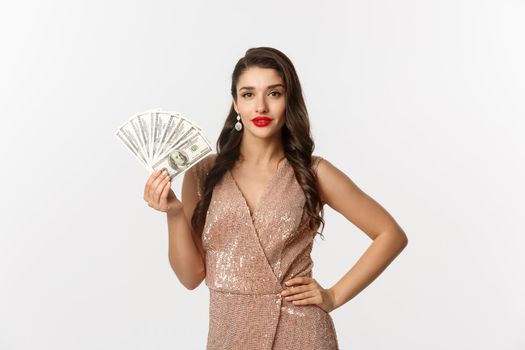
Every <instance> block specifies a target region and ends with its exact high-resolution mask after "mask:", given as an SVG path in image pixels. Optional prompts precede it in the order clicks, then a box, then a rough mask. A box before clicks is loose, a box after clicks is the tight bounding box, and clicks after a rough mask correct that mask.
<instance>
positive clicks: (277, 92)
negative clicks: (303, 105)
mask: <svg viewBox="0 0 525 350" xmlns="http://www.w3.org/2000/svg"><path fill="white" fill-rule="evenodd" d="M273 93H276V94H277V95H273V96H281V93H280V92H279V91H272V92H270V94H273Z"/></svg>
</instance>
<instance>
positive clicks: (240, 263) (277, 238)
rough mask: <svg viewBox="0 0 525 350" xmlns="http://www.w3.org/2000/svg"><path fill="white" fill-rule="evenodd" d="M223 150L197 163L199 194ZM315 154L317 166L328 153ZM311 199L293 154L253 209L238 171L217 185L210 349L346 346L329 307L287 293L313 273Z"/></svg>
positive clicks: (210, 241)
mask: <svg viewBox="0 0 525 350" xmlns="http://www.w3.org/2000/svg"><path fill="white" fill-rule="evenodd" d="M216 156H217V155H216V154H209V155H208V156H206V157H205V158H204V159H202V160H201V161H200V162H199V163H198V164H195V166H193V167H192V168H191V169H190V170H192V173H193V174H195V175H194V176H196V178H197V183H198V195H199V197H200V196H201V195H202V184H203V181H204V179H205V176H206V174H207V172H208V170H209V169H210V168H211V166H212V165H213V162H214V160H215V157H216ZM313 157H314V169H317V164H318V162H319V160H320V159H321V157H319V156H313ZM305 200H306V197H305V196H304V193H303V191H302V188H301V187H300V185H299V183H298V182H297V180H296V178H295V175H294V171H293V168H292V166H291V165H290V164H289V162H288V160H287V159H286V158H284V159H283V160H282V161H281V162H280V163H279V166H278V169H277V172H276V173H275V175H274V176H273V178H272V179H271V181H270V182H269V184H268V185H267V188H266V189H265V190H264V193H263V194H262V196H261V198H260V199H259V203H257V208H255V210H254V213H253V215H252V214H251V213H250V209H249V207H248V205H247V204H246V200H245V198H244V196H243V194H242V192H241V190H240V189H239V187H238V185H237V183H236V182H235V179H234V178H233V176H232V174H231V172H229V171H227V172H226V173H225V174H224V176H223V178H222V179H221V180H220V181H219V182H218V183H217V184H216V185H215V188H214V190H213V195H212V199H211V202H210V206H209V209H208V213H207V216H206V222H205V226H204V230H203V234H202V243H203V248H204V250H205V252H206V278H205V284H206V286H207V287H208V288H209V292H210V304H209V307H210V309H209V331H208V340H207V348H206V349H207V350H237V349H242V350H245V349H246V350H251V349H254V350H270V349H273V350H285V349H286V350H293V349H297V350H299V349H300V350H314V349H315V350H333V349H339V347H338V344H337V337H336V332H335V327H334V323H333V320H332V317H331V316H330V314H329V313H327V312H326V311H324V310H323V309H321V308H320V307H319V306H317V305H312V304H311V305H293V304H292V302H291V301H287V300H284V298H282V297H281V295H280V292H281V291H282V290H284V289H285V288H286V286H285V284H284V282H285V281H287V280H288V279H290V278H292V277H296V276H308V277H312V267H313V261H312V259H311V257H310V252H311V250H312V245H313V238H314V234H315V232H312V230H310V229H309V228H308V227H307V225H306V223H305V222H304V221H302V219H303V205H304V203H305ZM304 218H306V214H304Z"/></svg>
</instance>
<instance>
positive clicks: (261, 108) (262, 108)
mask: <svg viewBox="0 0 525 350" xmlns="http://www.w3.org/2000/svg"><path fill="white" fill-rule="evenodd" d="M255 111H256V112H257V113H259V114H262V113H266V100H265V99H264V95H263V96H259V98H258V99H257V105H256V109H255Z"/></svg>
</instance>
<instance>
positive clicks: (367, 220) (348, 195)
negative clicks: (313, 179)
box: [317, 157, 400, 239]
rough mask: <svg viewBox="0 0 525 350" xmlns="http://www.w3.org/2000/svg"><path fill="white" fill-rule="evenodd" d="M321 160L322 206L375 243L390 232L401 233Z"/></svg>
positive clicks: (345, 176) (382, 211)
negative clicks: (325, 206)
mask: <svg viewBox="0 0 525 350" xmlns="http://www.w3.org/2000/svg"><path fill="white" fill-rule="evenodd" d="M319 158H320V159H319V160H318V165H317V182H318V186H319V191H320V197H321V200H322V201H323V203H326V204H328V205H329V206H330V207H331V208H332V209H334V210H336V211H337V212H339V213H340V214H342V215H343V216H344V217H346V218H347V219H348V220H349V221H350V222H352V223H353V224H354V225H356V226H357V227H358V228H360V229H361V230H362V231H364V232H365V233H366V234H367V235H368V236H369V237H370V238H372V239H374V238H375V237H377V235H379V234H380V233H381V232H383V231H385V230H387V229H392V228H396V229H400V228H399V226H398V225H397V223H396V222H395V220H394V219H393V217H392V216H391V215H390V214H389V213H388V212H387V211H386V210H385V209H384V208H383V207H382V206H381V205H380V204H379V203H378V202H376V201H375V200H374V199H373V198H372V197H370V196H369V195H368V194H366V193H365V192H364V191H363V190H362V189H361V188H360V187H359V186H358V185H357V184H356V183H355V182H354V181H353V180H352V179H351V178H350V176H349V175H348V174H346V173H344V172H343V171H342V170H340V169H339V168H338V167H336V166H335V165H334V164H333V163H332V162H330V161H328V160H327V159H326V158H324V157H319Z"/></svg>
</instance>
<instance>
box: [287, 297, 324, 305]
mask: <svg viewBox="0 0 525 350" xmlns="http://www.w3.org/2000/svg"><path fill="white" fill-rule="evenodd" d="M292 303H293V304H294V305H317V304H318V299H317V297H310V298H306V299H301V300H294V301H292Z"/></svg>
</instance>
